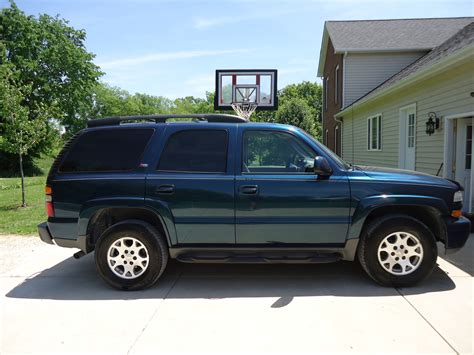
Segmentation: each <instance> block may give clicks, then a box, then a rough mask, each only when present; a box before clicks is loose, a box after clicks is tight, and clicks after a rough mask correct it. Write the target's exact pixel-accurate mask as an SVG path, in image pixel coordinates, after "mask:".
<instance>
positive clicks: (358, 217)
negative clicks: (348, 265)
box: [347, 195, 449, 239]
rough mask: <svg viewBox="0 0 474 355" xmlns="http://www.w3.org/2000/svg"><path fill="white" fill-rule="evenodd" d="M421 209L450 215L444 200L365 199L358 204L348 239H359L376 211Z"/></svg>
mask: <svg viewBox="0 0 474 355" xmlns="http://www.w3.org/2000/svg"><path fill="white" fill-rule="evenodd" d="M397 206H400V207H406V206H410V207H421V208H426V207H430V208H434V209H436V210H438V211H439V212H440V213H441V214H445V215H447V214H449V209H448V206H447V205H446V203H445V202H444V200H442V199H440V198H437V197H432V196H421V195H376V196H370V197H366V198H363V199H362V200H360V201H359V203H358V204H357V207H356V209H355V211H354V214H353V215H352V223H351V225H350V227H349V232H348V236H347V239H358V238H359V236H360V233H361V232H362V228H363V227H364V224H365V221H366V219H367V217H368V216H369V215H370V214H371V213H372V212H373V211H375V210H376V209H378V208H381V207H397Z"/></svg>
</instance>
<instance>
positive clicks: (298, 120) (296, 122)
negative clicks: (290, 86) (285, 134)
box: [275, 98, 321, 137]
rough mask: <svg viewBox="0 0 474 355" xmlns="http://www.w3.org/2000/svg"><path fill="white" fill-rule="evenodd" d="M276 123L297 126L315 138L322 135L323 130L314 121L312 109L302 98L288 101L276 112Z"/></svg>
mask: <svg viewBox="0 0 474 355" xmlns="http://www.w3.org/2000/svg"><path fill="white" fill-rule="evenodd" d="M275 121H276V122H278V123H284V124H290V125H293V126H297V127H299V128H301V129H303V130H305V131H306V132H308V133H309V134H311V135H312V136H314V137H318V136H320V134H321V132H320V130H321V128H320V126H319V125H318V124H317V122H316V121H315V120H314V119H313V115H312V112H311V108H310V107H309V105H308V104H307V103H306V101H305V100H303V99H301V98H292V99H288V100H286V102H285V103H284V104H283V105H281V106H280V107H279V109H278V111H277V112H276V115H275Z"/></svg>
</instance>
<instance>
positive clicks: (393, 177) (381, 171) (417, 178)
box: [356, 165, 460, 189]
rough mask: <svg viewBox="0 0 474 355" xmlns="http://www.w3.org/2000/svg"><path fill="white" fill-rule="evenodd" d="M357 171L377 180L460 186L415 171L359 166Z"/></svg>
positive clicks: (456, 187) (455, 187)
mask: <svg viewBox="0 0 474 355" xmlns="http://www.w3.org/2000/svg"><path fill="white" fill-rule="evenodd" d="M356 169H357V170H359V171H362V172H363V173H364V174H365V175H367V176H368V177H370V178H373V179H376V180H385V181H387V180H389V181H398V182H406V183H413V184H423V185H437V186H444V187H450V188H454V189H459V188H460V185H459V184H458V183H456V182H453V181H450V180H447V179H445V178H442V177H439V176H434V175H430V174H425V173H421V172H419V171H413V170H403V169H392V168H379V167H375V166H361V165H357V166H356Z"/></svg>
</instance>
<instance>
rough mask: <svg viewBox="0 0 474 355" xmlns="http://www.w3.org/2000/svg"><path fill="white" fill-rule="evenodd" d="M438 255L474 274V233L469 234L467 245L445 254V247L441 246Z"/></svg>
mask: <svg viewBox="0 0 474 355" xmlns="http://www.w3.org/2000/svg"><path fill="white" fill-rule="evenodd" d="M438 255H439V256H440V257H441V258H443V259H444V260H446V261H447V262H449V263H451V264H453V265H454V266H456V267H457V268H458V269H461V270H462V271H464V272H466V273H468V274H469V275H471V276H474V234H471V235H470V236H469V238H468V239H467V241H466V245H464V247H463V248H461V250H459V251H457V252H456V253H454V254H448V255H444V248H443V247H442V246H440V248H439V249H438Z"/></svg>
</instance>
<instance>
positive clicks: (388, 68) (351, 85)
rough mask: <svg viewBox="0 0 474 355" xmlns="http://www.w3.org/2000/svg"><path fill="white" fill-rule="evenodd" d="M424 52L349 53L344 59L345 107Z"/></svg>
mask: <svg viewBox="0 0 474 355" xmlns="http://www.w3.org/2000/svg"><path fill="white" fill-rule="evenodd" d="M424 54H425V52H407V53H393V52H392V53H348V54H347V55H346V57H345V61H344V89H343V90H344V94H343V97H344V107H346V106H348V105H349V104H351V103H352V102H354V101H355V100H357V99H358V98H359V97H361V96H363V95H365V94H366V93H368V92H369V91H371V90H372V89H374V88H375V87H377V86H378V85H380V84H381V83H383V82H384V81H385V80H387V79H388V78H390V77H391V76H392V75H394V74H396V73H398V72H399V71H400V70H402V69H403V68H405V67H407V66H408V65H410V64H411V63H413V62H414V61H416V60H417V59H418V58H420V57H421V56H422V55H424Z"/></svg>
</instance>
